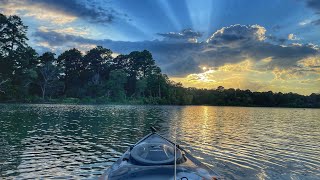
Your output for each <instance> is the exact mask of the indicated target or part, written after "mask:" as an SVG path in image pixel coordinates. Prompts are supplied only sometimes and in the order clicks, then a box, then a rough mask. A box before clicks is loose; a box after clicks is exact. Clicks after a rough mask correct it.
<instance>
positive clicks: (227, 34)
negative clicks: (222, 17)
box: [207, 24, 266, 46]
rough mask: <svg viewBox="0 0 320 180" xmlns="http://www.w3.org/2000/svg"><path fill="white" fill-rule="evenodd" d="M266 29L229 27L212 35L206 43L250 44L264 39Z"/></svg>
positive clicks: (259, 27)
mask: <svg viewBox="0 0 320 180" xmlns="http://www.w3.org/2000/svg"><path fill="white" fill-rule="evenodd" d="M265 32H266V29H265V28H264V27H262V26H259V25H252V26H246V25H240V24H236V25H231V26H229V27H223V28H222V29H220V30H218V31H216V32H215V33H213V35H212V36H211V37H210V38H209V39H208V40H207V43H210V44H215V45H223V46H226V45H228V46H230V45H235V44H243V43H251V42H257V41H263V40H265V39H266V36H265Z"/></svg>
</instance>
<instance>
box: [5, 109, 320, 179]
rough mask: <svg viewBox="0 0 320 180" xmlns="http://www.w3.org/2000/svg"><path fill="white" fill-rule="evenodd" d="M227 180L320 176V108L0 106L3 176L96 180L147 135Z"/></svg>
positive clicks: (6, 177) (10, 177) (309, 177)
mask: <svg viewBox="0 0 320 180" xmlns="http://www.w3.org/2000/svg"><path fill="white" fill-rule="evenodd" d="M150 126H155V127H157V128H158V129H161V132H160V134H162V135H164V136H166V137H169V138H172V137H173V136H174V134H173V132H174V130H175V128H176V129H177V134H178V143H180V144H181V145H182V146H183V147H185V149H187V150H188V151H190V152H191V153H192V154H193V155H194V156H195V157H197V158H198V159H200V160H201V161H203V162H204V163H205V164H207V165H208V166H210V167H211V168H213V169H216V170H217V171H219V172H220V173H221V174H223V175H224V176H225V177H226V178H227V179H320V109H285V108H242V107H208V106H181V107H179V106H90V105H88V106H77V105H0V179H13V178H17V179H19V178H21V179H22V178H31V179H32V178H75V179H78V178H83V179H95V178H97V177H98V176H99V175H100V174H101V173H102V172H103V170H104V169H105V168H107V167H109V166H110V165H111V164H112V162H114V161H116V159H117V158H118V157H119V156H120V155H121V154H122V153H123V152H125V151H126V149H127V147H128V146H129V145H132V144H134V143H135V142H136V141H137V140H139V139H140V138H142V137H143V136H144V135H146V134H147V133H149V127H150Z"/></svg>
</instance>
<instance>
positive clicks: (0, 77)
mask: <svg viewBox="0 0 320 180" xmlns="http://www.w3.org/2000/svg"><path fill="white" fill-rule="evenodd" d="M26 32H27V27H26V26H24V25H23V23H22V21H21V19H20V18H19V17H18V16H9V17H6V16H4V15H2V14H0V101H5V102H8V101H9V102H10V101H19V102H31V103H32V102H49V103H86V104H97V103H98V104H106V103H125V104H173V105H203V104H205V105H223V106H224V105H226V106H270V107H273V106H282V107H320V95H319V94H311V95H310V96H302V95H299V94H294V93H287V94H283V93H273V92H272V91H268V92H251V91H250V90H240V89H233V88H230V89H226V88H224V87H222V86H219V87H217V89H196V88H185V87H183V86H182V84H181V83H175V82H172V81H170V80H169V78H168V77H167V75H165V74H163V73H161V69H160V68H159V67H158V66H157V65H156V64H155V60H154V59H153V57H152V54H151V53H150V52H149V51H147V50H144V51H133V52H131V53H129V54H127V55H119V56H117V57H116V58H113V57H112V56H111V55H112V51H111V50H110V49H106V48H104V47H102V46H97V47H95V48H93V49H91V50H89V51H88V52H86V53H85V54H84V55H83V54H82V53H81V52H80V51H79V50H78V49H75V48H73V49H70V50H67V51H65V52H63V53H62V54H60V55H59V56H58V57H57V58H56V57H55V54H54V53H52V52H46V53H44V54H42V55H41V56H38V54H37V53H36V51H35V50H34V49H32V48H31V47H29V46H28V45H27V43H26V40H27V37H26ZM40 97H41V98H40Z"/></svg>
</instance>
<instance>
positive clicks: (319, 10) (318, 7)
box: [307, 0, 320, 25]
mask: <svg viewBox="0 0 320 180" xmlns="http://www.w3.org/2000/svg"><path fill="white" fill-rule="evenodd" d="M307 6H308V7H309V8H311V9H313V10H314V11H315V13H316V14H318V15H319V14H320V1H319V0H307ZM311 23H312V24H314V25H320V18H319V19H317V20H314V21H312V22H311Z"/></svg>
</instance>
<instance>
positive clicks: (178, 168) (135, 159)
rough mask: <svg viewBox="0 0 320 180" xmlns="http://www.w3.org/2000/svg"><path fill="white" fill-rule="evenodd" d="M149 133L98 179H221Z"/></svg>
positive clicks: (207, 168) (178, 148)
mask: <svg viewBox="0 0 320 180" xmlns="http://www.w3.org/2000/svg"><path fill="white" fill-rule="evenodd" d="M151 130H152V133H150V134H148V135H147V136H145V137H144V138H142V139H141V140H140V141H138V142H137V143H136V144H135V145H133V146H131V147H130V148H129V149H128V150H127V151H126V152H125V153H124V154H123V155H122V156H121V157H120V158H119V159H118V160H117V161H116V162H115V163H114V164H113V165H112V166H111V167H110V168H108V169H107V170H106V171H105V173H104V174H103V175H102V176H101V177H100V179H104V180H120V179H132V180H138V179H141V180H149V179H150V180H158V179H159V180H165V179H172V180H173V179H177V180H191V179H192V180H193V179H194V180H198V179H199V180H214V179H223V178H222V177H221V176H219V175H218V173H216V172H215V171H213V170H212V169H210V168H209V167H207V166H205V165H204V164H203V163H201V162H200V161H198V160H197V159H196V158H194V157H193V156H191V155H190V154H189V153H187V152H186V151H185V150H183V149H182V148H181V147H180V146H178V145H175V144H174V143H173V142H171V141H170V140H168V139H166V138H164V137H162V136H161V135H159V134H158V133H156V131H155V129H154V128H151ZM175 147H176V150H175ZM175 160H176V162H175Z"/></svg>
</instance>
